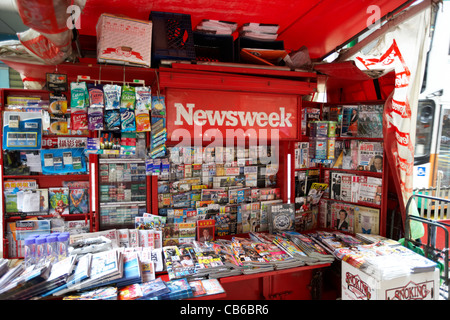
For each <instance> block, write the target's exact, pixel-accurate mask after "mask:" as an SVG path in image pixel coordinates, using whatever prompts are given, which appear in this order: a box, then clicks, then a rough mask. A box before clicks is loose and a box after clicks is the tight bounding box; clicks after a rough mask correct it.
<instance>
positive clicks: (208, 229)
mask: <svg viewBox="0 0 450 320" xmlns="http://www.w3.org/2000/svg"><path fill="white" fill-rule="evenodd" d="M215 223H216V221H215V220H214V219H205V220H198V221H197V241H201V242H204V241H214V234H215Z"/></svg>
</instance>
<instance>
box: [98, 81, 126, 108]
mask: <svg viewBox="0 0 450 320" xmlns="http://www.w3.org/2000/svg"><path fill="white" fill-rule="evenodd" d="M121 94H122V87H121V86H118V85H116V84H105V85H104V86H103V96H104V99H105V109H120V96H121Z"/></svg>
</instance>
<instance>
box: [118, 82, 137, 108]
mask: <svg viewBox="0 0 450 320" xmlns="http://www.w3.org/2000/svg"><path fill="white" fill-rule="evenodd" d="M135 102H136V90H135V89H134V87H131V86H127V85H125V86H123V88H122V96H121V98H120V108H121V109H122V108H128V109H133V110H134V104H135Z"/></svg>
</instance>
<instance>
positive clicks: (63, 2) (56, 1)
mask: <svg viewBox="0 0 450 320" xmlns="http://www.w3.org/2000/svg"><path fill="white" fill-rule="evenodd" d="M16 3H17V9H18V11H19V14H20V17H21V18H22V21H23V23H24V25H26V26H27V27H29V28H32V29H34V30H36V31H38V32H42V33H50V34H55V33H60V32H63V31H65V30H67V20H68V18H69V16H70V15H69V13H67V11H68V10H67V8H68V7H69V6H70V5H72V0H17V1H16Z"/></svg>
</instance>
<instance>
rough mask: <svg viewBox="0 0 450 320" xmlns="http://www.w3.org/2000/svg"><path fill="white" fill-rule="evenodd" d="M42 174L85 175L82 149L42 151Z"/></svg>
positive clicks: (84, 160)
mask: <svg viewBox="0 0 450 320" xmlns="http://www.w3.org/2000/svg"><path fill="white" fill-rule="evenodd" d="M41 162H42V173H43V174H67V173H85V172H86V159H85V155H84V148H66V149H42V150H41Z"/></svg>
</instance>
